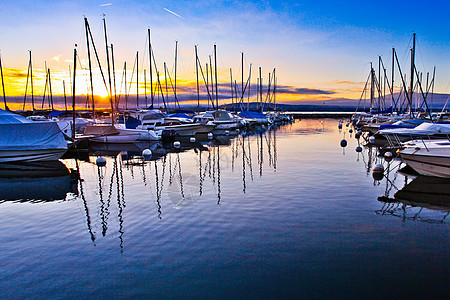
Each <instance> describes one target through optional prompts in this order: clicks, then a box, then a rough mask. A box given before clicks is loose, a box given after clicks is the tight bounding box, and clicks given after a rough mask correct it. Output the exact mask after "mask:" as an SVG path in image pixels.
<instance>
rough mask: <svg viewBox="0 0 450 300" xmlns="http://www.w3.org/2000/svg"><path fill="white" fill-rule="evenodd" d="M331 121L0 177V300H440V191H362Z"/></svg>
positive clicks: (363, 157)
mask: <svg viewBox="0 0 450 300" xmlns="http://www.w3.org/2000/svg"><path fill="white" fill-rule="evenodd" d="M337 124H338V121H337V120H331V119H325V120H302V121H297V122H296V123H294V124H291V125H285V126H283V127H280V128H277V129H276V130H269V131H259V132H257V133H253V134H251V135H248V134H245V135H244V136H242V135H239V136H237V137H223V138H221V139H219V140H216V141H213V142H212V141H206V142H204V143H202V144H201V143H198V142H197V143H195V145H194V146H192V145H190V144H189V143H190V142H189V141H185V142H184V143H182V147H181V148H180V149H179V150H177V151H175V150H174V149H172V150H171V149H167V147H163V146H161V145H157V144H152V145H137V146H134V147H128V149H125V150H126V152H122V153H119V151H120V150H121V149H119V148H118V147H114V146H109V147H108V148H107V149H106V148H105V147H101V146H97V147H96V152H95V153H93V155H92V156H90V157H85V158H84V160H81V159H77V160H75V159H64V160H61V164H52V165H50V166H33V167H17V166H16V167H14V168H16V169H17V168H20V169H21V170H19V171H17V172H16V171H15V170H13V169H11V167H3V169H6V168H9V169H8V170H1V171H0V172H1V175H0V177H3V178H0V200H1V201H0V228H1V230H0V238H1V244H0V292H1V294H0V296H1V298H29V297H38V298H47V297H51V298H67V297H92V298H106V297H114V298H128V297H132V296H135V297H144V296H145V297H152V298H236V297H239V298H253V299H257V298H281V297H292V298H293V297H303V298H336V297H337V298H344V297H346V298H356V297H358V298H372V297H376V298H380V297H396V298H398V297H400V298H410V297H412V298H416V297H417V298H424V297H428V298H431V297H444V296H448V292H450V285H449V283H450V282H449V270H450V258H449V254H450V252H449V246H450V239H449V237H450V236H449V224H448V222H449V217H447V215H448V212H449V210H450V208H449V207H450V196H449V194H450V192H449V191H448V189H449V188H448V187H449V186H450V184H449V181H438V182H434V181H433V182H431V183H429V182H425V183H420V182H419V184H416V185H415V186H414V184H415V182H417V181H414V180H419V181H420V180H422V179H423V178H420V177H418V178H417V179H414V177H411V176H408V177H405V175H402V174H401V173H397V169H398V168H399V162H398V161H393V162H391V164H390V165H389V169H390V171H391V172H389V173H388V172H386V173H388V174H387V176H386V177H385V178H383V179H382V180H380V181H375V180H374V179H373V178H372V174H371V172H370V171H368V170H370V169H371V166H372V165H373V164H374V163H384V165H385V166H386V167H388V164H387V163H386V162H384V160H383V159H381V158H379V157H377V156H376V152H375V150H371V149H368V148H365V149H364V150H363V152H362V153H356V152H355V148H356V146H357V145H358V143H357V140H356V139H355V138H354V137H353V136H352V135H351V134H350V133H349V132H348V128H346V127H345V126H344V129H343V131H342V132H340V131H339V130H338V128H337V127H338V126H337ZM345 131H346V133H345V137H346V138H347V140H348V142H349V143H348V146H347V147H346V148H345V149H343V148H341V147H340V145H339V142H340V140H341V139H342V138H343V137H344V132H345ZM139 147H141V149H142V147H150V148H151V149H152V150H153V154H154V155H153V157H152V159H151V160H150V161H143V160H142V159H141V158H140V157H139V156H133V154H137V153H139V152H138V151H140V150H139ZM122 150H123V149H122ZM96 155H102V156H106V158H107V164H106V166H105V167H97V166H96V165H95V164H94V163H93V162H95V159H96ZM400 167H401V166H400ZM36 168H37V169H39V170H40V171H39V172H36V171H35V170H36ZM68 169H70V171H71V174H70V173H69V171H68ZM18 172H21V173H22V174H23V172H28V173H27V174H28V175H27V176H28V177H27V178H23V177H22V178H21V177H18V176H15V175H14V174H16V173H18ZM36 173H38V174H39V175H36ZM5 177H9V178H5ZM11 177H13V178H11ZM425 179H427V178H425ZM405 185H407V187H405ZM404 187H405V188H404ZM417 187H418V188H419V189H420V188H422V189H423V191H422V192H421V193H420V194H419V193H417V192H412V193H409V192H408V189H414V188H417ZM402 189H403V191H402V192H403V194H405V195H403V196H402V197H403V198H404V199H406V200H404V201H403V202H398V201H396V200H394V198H395V197H394V194H395V193H397V192H398V191H399V190H402ZM433 191H434V193H435V194H432V195H429V194H427V193H429V192H433ZM436 191H437V194H436ZM445 191H447V192H448V193H447V194H445V193H444V194H442V192H445ZM402 192H400V193H402ZM396 195H397V196H398V197H397V198H399V197H400V196H399V194H396ZM417 195H419V196H417ZM408 197H410V198H408ZM411 197H415V198H414V199H412V200H411ZM397 200H398V199H397ZM408 201H409V202H408ZM411 201H412V202H411ZM423 202H428V203H423ZM411 204H412V205H411ZM446 217H447V218H446Z"/></svg>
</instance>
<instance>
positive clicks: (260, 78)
mask: <svg viewBox="0 0 450 300" xmlns="http://www.w3.org/2000/svg"><path fill="white" fill-rule="evenodd" d="M259 100H260V101H261V112H262V111H263V104H262V74H261V67H259Z"/></svg>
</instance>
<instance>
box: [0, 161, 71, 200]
mask: <svg viewBox="0 0 450 300" xmlns="http://www.w3.org/2000/svg"><path fill="white" fill-rule="evenodd" d="M78 176H79V173H78V172H76V171H75V170H69V169H68V168H67V167H66V166H65V165H64V164H63V163H62V162H60V161H48V162H30V163H2V164H0V202H4V201H17V202H43V201H55V200H66V199H72V198H73V196H75V195H77V189H76V183H77V180H78ZM68 193H71V194H73V195H72V197H66V195H67V194H68Z"/></svg>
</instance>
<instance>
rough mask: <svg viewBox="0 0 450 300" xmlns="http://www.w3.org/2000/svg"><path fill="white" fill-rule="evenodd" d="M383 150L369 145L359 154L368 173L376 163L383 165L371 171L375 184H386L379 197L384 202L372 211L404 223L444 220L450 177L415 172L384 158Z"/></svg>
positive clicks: (448, 204) (449, 202) (448, 206)
mask: <svg viewBox="0 0 450 300" xmlns="http://www.w3.org/2000/svg"><path fill="white" fill-rule="evenodd" d="M382 153H383V151H382V149H381V151H380V149H378V148H376V147H371V146H368V147H365V150H364V151H363V152H362V153H361V154H362V157H363V161H364V164H365V166H366V168H365V170H366V173H367V175H369V174H371V173H372V168H373V166H375V165H376V164H380V165H382V166H383V168H384V171H383V172H382V173H380V174H378V175H377V174H375V173H372V175H373V178H374V185H381V184H383V182H384V186H385V188H384V194H383V195H382V196H379V197H378V201H380V202H381V203H383V205H382V207H381V208H380V209H379V210H376V211H375V213H376V214H379V215H391V216H394V217H398V218H400V219H401V220H402V221H403V222H405V221H421V222H428V223H444V222H445V220H446V217H447V216H448V215H449V213H450V179H446V178H438V177H429V176H421V175H418V174H417V173H415V172H411V170H410V169H409V168H408V167H406V166H405V164H404V163H403V162H402V160H401V159H400V158H398V157H396V158H394V159H392V160H390V159H389V160H386V159H385V158H384V157H383V155H382ZM378 176H380V177H379V178H378Z"/></svg>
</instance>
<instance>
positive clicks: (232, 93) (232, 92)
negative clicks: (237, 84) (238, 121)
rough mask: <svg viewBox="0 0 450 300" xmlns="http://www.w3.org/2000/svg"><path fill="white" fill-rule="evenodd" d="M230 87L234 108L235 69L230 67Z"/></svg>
mask: <svg viewBox="0 0 450 300" xmlns="http://www.w3.org/2000/svg"><path fill="white" fill-rule="evenodd" d="M230 87H231V107H232V109H234V91H233V90H234V87H233V71H232V70H231V68H230Z"/></svg>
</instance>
